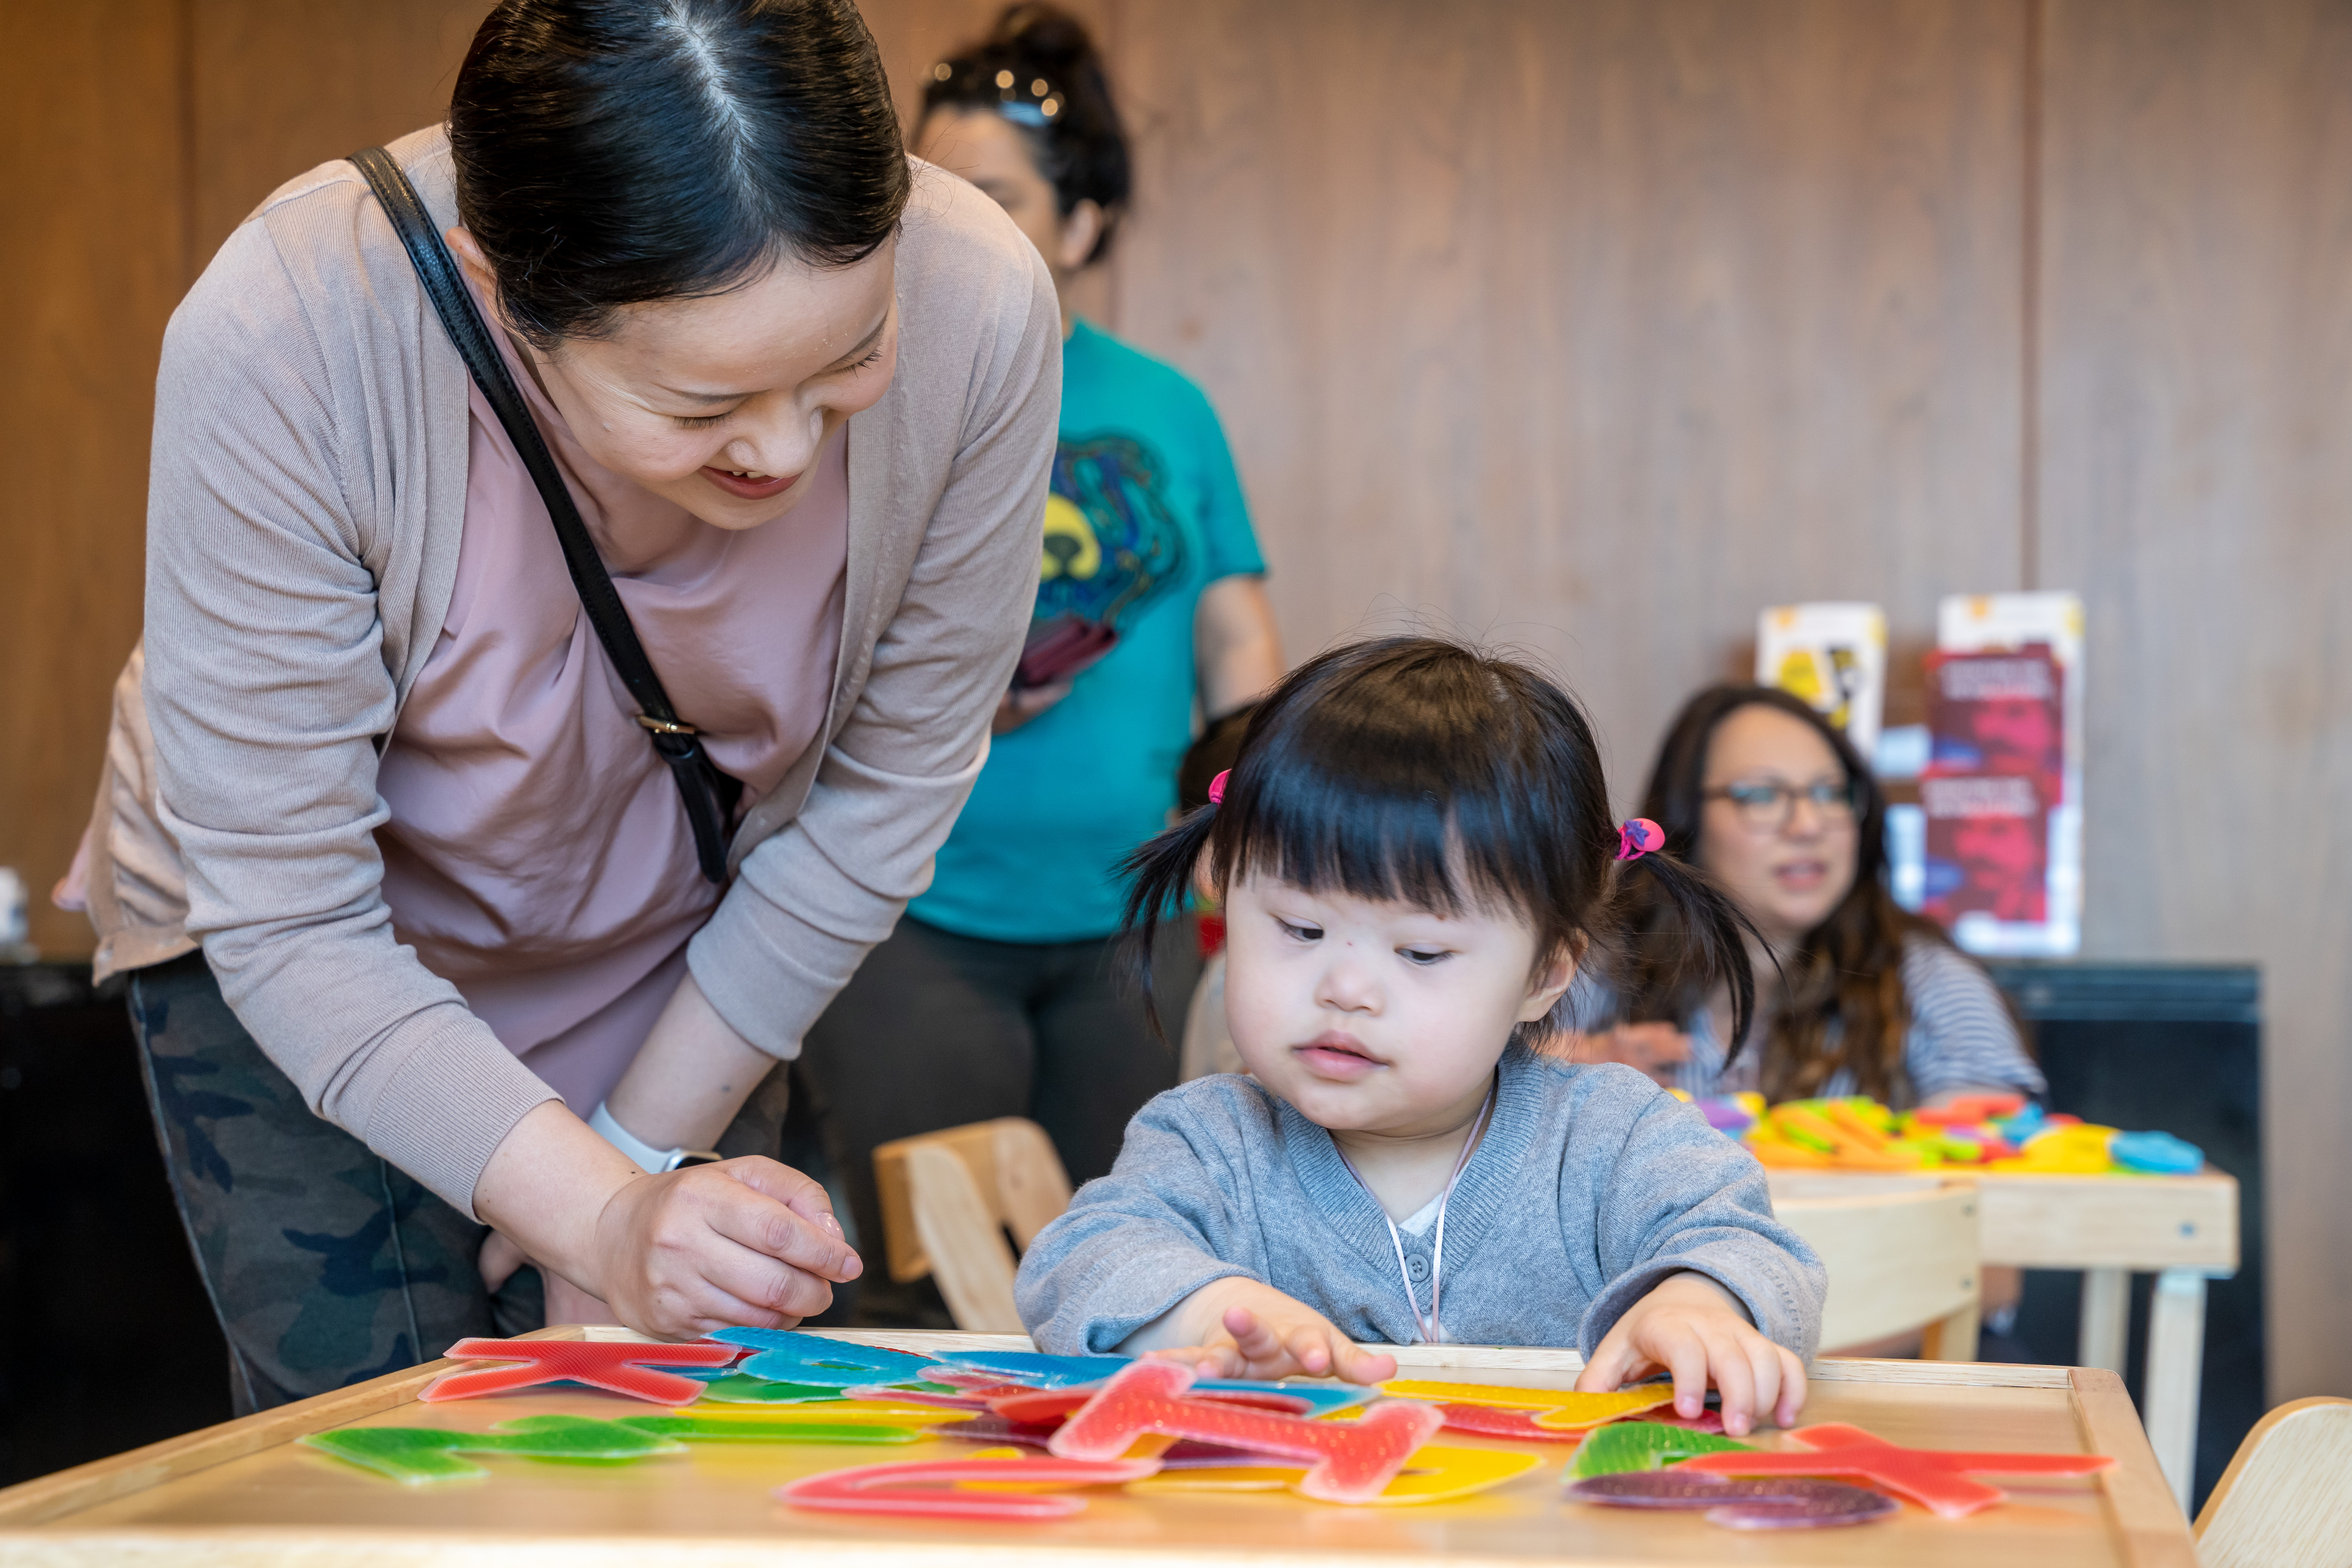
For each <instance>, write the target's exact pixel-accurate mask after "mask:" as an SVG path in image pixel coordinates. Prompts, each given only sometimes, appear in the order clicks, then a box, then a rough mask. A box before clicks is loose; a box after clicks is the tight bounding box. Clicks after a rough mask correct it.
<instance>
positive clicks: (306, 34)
mask: <svg viewBox="0 0 2352 1568" xmlns="http://www.w3.org/2000/svg"><path fill="white" fill-rule="evenodd" d="M189 3H190V4H192V5H194V11H195V25H194V29H193V40H192V41H193V45H194V58H193V60H192V62H191V74H192V79H193V81H194V112H193V120H192V131H193V133H194V144H195V157H194V170H195V176H196V183H195V231H194V247H195V256H196V265H197V269H198V270H201V269H202V268H203V265H204V263H205V261H207V260H209V259H210V258H211V257H212V254H213V252H214V251H215V250H216V249H217V248H219V246H220V243H221V241H222V240H224V239H226V238H227V237H228V235H229V231H230V230H231V229H233V228H235V227H236V226H237V225H238V224H239V223H240V222H242V221H244V218H245V216H246V215H247V213H249V212H251V211H252V210H253V208H254V205H255V204H257V203H258V202H259V201H260V200H261V198H262V197H264V196H266V195H268V194H269V193H270V192H271V191H273V190H275V189H276V188H277V187H278V185H280V184H284V183H285V182H286V181H288V180H289V179H292V178H293V177H294V176H295V175H297V174H300V173H301V172H302V171H303V170H305V169H308V168H311V167H313V166H314V165H316V164H319V163H325V162H326V161H327V160H328V159H330V158H340V157H341V156H342V155H343V154H344V153H351V152H354V151H356V150H357V149H359V148H362V147H365V146H367V145H369V144H370V143H372V142H385V141H389V140H390V139H391V138H393V137H394V136H399V135H403V134H405V133H406V132H411V131H414V130H415V129H417V128H418V127H419V126H423V125H429V124H432V123H433V122H434V121H438V120H443V119H446V118H447V116H448V113H449V92H450V89H452V88H453V87H454V86H455V85H456V84H457V67H458V66H459V65H460V64H462V63H463V62H464V60H465V58H466V47H467V45H468V44H470V43H471V42H472V41H473V37H474V30H475V28H477V27H478V26H480V25H481V20H482V17H483V16H485V15H486V14H487V13H488V10H489V8H490V7H489V4H488V0H396V3H392V0H189Z"/></svg>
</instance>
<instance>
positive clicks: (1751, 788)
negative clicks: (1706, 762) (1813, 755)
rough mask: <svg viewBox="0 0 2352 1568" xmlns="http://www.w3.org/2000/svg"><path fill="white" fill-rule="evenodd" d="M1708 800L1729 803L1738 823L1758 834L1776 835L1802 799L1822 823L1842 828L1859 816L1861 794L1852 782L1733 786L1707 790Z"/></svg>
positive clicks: (1706, 796) (1843, 780) (1728, 785)
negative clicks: (1737, 811) (1735, 808)
mask: <svg viewBox="0 0 2352 1568" xmlns="http://www.w3.org/2000/svg"><path fill="white" fill-rule="evenodd" d="M1702 798H1703V799H1706V800H1727V801H1729V802H1730V803H1731V804H1732V805H1736V806H1738V808H1739V820H1740V821H1741V822H1743V823H1745V824H1747V825H1748V826H1749V827H1752V828H1754V829H1756V830H1757V831H1758V832H1759V833H1769V832H1777V831H1778V830H1780V828H1783V827H1786V826H1788V825H1789V818H1790V816H1791V814H1793V813H1794V812H1795V810H1796V806H1797V802H1799V801H1800V800H1803V801H1809V802H1811V805H1812V807H1813V810H1814V811H1815V812H1816V813H1818V814H1819V815H1820V816H1821V818H1822V821H1823V822H1827V823H1831V824H1833V825H1836V826H1843V825H1845V824H1846V823H1849V822H1852V821H1853V819H1854V817H1855V816H1857V815H1859V814H1860V812H1861V809H1862V806H1861V798H1862V791H1861V789H1860V788H1859V787H1858V786H1857V785H1856V784H1854V783H1853V780H1851V779H1840V780H1839V781H1837V782H1836V783H1834V784H1832V783H1830V782H1829V781H1828V780H1825V779H1824V780H1819V781H1816V782H1815V783H1812V784H1780V783H1777V782H1776V783H1772V784H1725V785H1724V786H1723V787H1722V788H1721V789H1711V790H1707V791H1706V792H1705V793H1704V795H1702Z"/></svg>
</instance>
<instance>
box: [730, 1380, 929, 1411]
mask: <svg viewBox="0 0 2352 1568" xmlns="http://www.w3.org/2000/svg"><path fill="white" fill-rule="evenodd" d="M861 1392H887V1394H890V1395H891V1397H893V1398H898V1397H902V1396H903V1397H908V1398H909V1399H911V1398H912V1396H911V1395H902V1392H901V1391H900V1390H898V1389H896V1388H893V1389H888V1390H877V1391H862V1390H857V1389H840V1388H819V1387H817V1386H815V1385H814V1384H806V1383H771V1382H769V1381H768V1380H767V1379H766V1378H764V1377H754V1376H752V1375H751V1373H745V1372H730V1373H728V1375H726V1376H725V1377H720V1378H714V1379H713V1380H712V1381H710V1382H709V1383H707V1384H703V1388H702V1397H703V1398H705V1399H708V1400H712V1401H715V1402H716V1403H718V1404H720V1405H826V1404H834V1403H837V1402H839V1401H841V1400H843V1399H846V1398H848V1397H850V1396H851V1395H852V1394H858V1393H861ZM955 1407H956V1408H959V1409H968V1408H973V1407H974V1406H973V1405H968V1404H961V1403H959V1404H958V1405H956V1406H955Z"/></svg>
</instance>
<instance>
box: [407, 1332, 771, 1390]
mask: <svg viewBox="0 0 2352 1568" xmlns="http://www.w3.org/2000/svg"><path fill="white" fill-rule="evenodd" d="M739 1353H740V1352H738V1351H737V1350H736V1349H735V1347H734V1346H732V1345H728V1344H711V1343H709V1342H700V1343H696V1344H684V1345H663V1344H647V1343H643V1342H634V1341H631V1342H614V1341H602V1340H478V1339H464V1340H459V1341H458V1342H457V1343H456V1344H453V1345H451V1346H450V1347H449V1349H448V1351H447V1352H446V1354H447V1355H448V1357H449V1359H450V1360H452V1361H495V1362H505V1363H509V1364H508V1365H505V1366H491V1367H481V1368H477V1369H472V1370H467V1371H461V1372H451V1373H443V1374H442V1375H441V1376H439V1377H436V1378H435V1379H434V1380H433V1381H432V1382H431V1383H429V1384H426V1385H425V1392H424V1393H422V1394H418V1395H417V1396H416V1397H417V1398H418V1399H420V1400H422V1401H424V1402H425V1403H426V1404H428V1405H430V1404H435V1403H437V1402H439V1401H441V1400H445V1399H478V1398H480V1397H482V1396H483V1395H484V1394H509V1393H512V1392H513V1391H515V1390H516V1389H519V1388H531V1387H535V1386H537V1385H538V1384H543V1383H566V1382H569V1383H584V1384H588V1386H590V1387H591V1388H601V1389H604V1390H605V1391H606V1392H607V1393H610V1394H627V1395H628V1396H629V1397H630V1398H632V1399H644V1400H649V1401H651V1402H652V1403H654V1404H656V1405H690V1404H692V1403H693V1402H694V1401H695V1400H696V1399H698V1398H700V1397H701V1395H702V1393H703V1384H700V1383H698V1382H696V1381H695V1380H694V1379H693V1378H690V1377H685V1376H682V1375H680V1374H679V1373H674V1372H656V1371H654V1370H652V1369H653V1368H654V1367H656V1366H663V1365H668V1366H688V1367H712V1366H725V1365H726V1364H727V1363H730V1362H731V1361H733V1360H734V1359H735V1357H736V1356H737V1355H738V1354H739Z"/></svg>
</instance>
